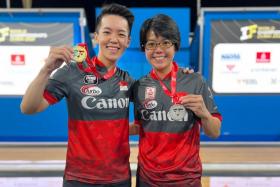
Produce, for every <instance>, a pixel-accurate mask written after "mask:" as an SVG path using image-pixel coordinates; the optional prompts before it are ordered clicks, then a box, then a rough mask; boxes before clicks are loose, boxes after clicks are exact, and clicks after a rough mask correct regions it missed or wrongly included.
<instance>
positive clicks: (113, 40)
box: [110, 34, 119, 43]
mask: <svg viewBox="0 0 280 187" xmlns="http://www.w3.org/2000/svg"><path fill="white" fill-rule="evenodd" d="M118 41H119V40H118V36H117V34H112V35H111V37H110V42H111V43H117V42H118Z"/></svg>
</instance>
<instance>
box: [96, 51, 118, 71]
mask: <svg viewBox="0 0 280 187" xmlns="http://www.w3.org/2000/svg"><path fill="white" fill-rule="evenodd" d="M97 58H98V60H100V61H101V62H102V64H103V65H104V66H105V67H106V68H107V70H108V71H109V70H111V69H113V68H115V66H116V62H112V61H110V60H107V59H105V58H104V57H102V56H100V55H98V56H97Z"/></svg>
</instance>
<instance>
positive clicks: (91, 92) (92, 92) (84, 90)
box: [81, 85, 102, 96]
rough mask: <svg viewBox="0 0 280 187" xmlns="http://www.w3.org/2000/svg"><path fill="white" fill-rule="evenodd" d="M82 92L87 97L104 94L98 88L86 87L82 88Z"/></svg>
mask: <svg viewBox="0 0 280 187" xmlns="http://www.w3.org/2000/svg"><path fill="white" fill-rule="evenodd" d="M81 92H82V93H83V94H85V95H90V96H97V95H100V94H101V93H102V90H101V89H100V88H99V87H97V86H93V85H84V86H82V87H81Z"/></svg>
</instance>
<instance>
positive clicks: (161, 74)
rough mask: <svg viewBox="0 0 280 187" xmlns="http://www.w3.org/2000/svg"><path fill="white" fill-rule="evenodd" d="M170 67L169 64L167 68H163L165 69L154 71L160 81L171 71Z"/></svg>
mask: <svg viewBox="0 0 280 187" xmlns="http://www.w3.org/2000/svg"><path fill="white" fill-rule="evenodd" d="M172 67H173V65H172V64H171V65H170V66H169V67H168V68H165V69H162V70H161V69H154V71H155V73H156V75H157V77H158V78H159V79H160V80H163V79H164V78H165V77H166V76H167V75H168V74H169V73H170V72H171V70H172Z"/></svg>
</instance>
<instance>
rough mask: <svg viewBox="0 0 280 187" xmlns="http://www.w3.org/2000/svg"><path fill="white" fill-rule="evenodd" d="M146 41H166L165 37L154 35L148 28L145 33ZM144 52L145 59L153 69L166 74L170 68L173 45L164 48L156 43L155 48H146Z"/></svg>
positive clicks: (172, 57)
mask: <svg viewBox="0 0 280 187" xmlns="http://www.w3.org/2000/svg"><path fill="white" fill-rule="evenodd" d="M146 39H147V42H149V41H155V42H157V43H160V42H161V43H162V42H164V41H166V38H163V37H161V36H158V37H157V36H156V35H155V33H154V32H153V31H152V30H150V31H149V32H148V33H147V38H146ZM145 54H146V58H147V60H148V61H149V62H150V64H151V65H152V66H153V69H154V70H155V71H156V72H158V73H160V74H168V73H169V72H170V71H171V69H172V62H173V59H174V55H175V46H174V45H172V46H171V47H169V48H164V47H163V46H159V45H157V47H156V48H155V49H146V48H145Z"/></svg>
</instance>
